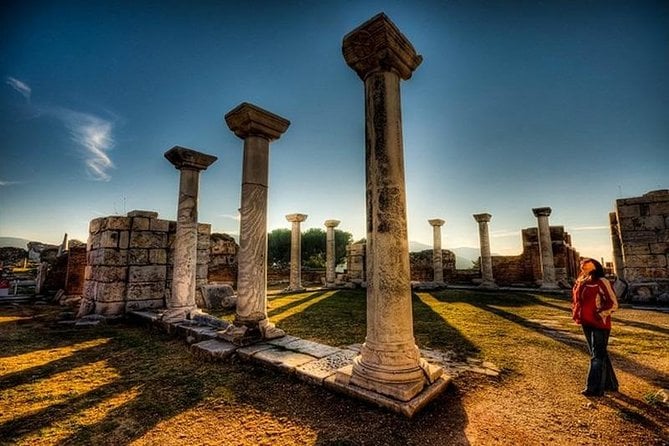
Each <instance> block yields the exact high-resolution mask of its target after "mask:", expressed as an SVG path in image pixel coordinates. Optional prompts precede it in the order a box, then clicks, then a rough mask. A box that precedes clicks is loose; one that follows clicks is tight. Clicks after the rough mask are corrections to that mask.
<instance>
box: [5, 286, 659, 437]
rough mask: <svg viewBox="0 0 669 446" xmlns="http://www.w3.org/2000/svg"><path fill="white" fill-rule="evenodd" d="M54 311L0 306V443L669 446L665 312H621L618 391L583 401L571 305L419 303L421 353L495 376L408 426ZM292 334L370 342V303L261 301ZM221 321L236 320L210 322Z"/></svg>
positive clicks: (288, 382) (526, 298)
mask: <svg viewBox="0 0 669 446" xmlns="http://www.w3.org/2000/svg"><path fill="white" fill-rule="evenodd" d="M61 311H62V310H61V308H58V307H52V306H2V307H0V346H1V347H0V444H31V445H32V444H81V445H84V444H105V445H107V444H111V445H117V444H212V445H214V444H249V445H256V444H267V445H274V444H279V445H280V444H300V445H302V444H317V445H363V444H370V445H371V444H391V445H394V444H398V445H403V444H416V445H418V444H420V445H426V444H427V445H430V444H434V445H442V444H443V445H447V444H500V445H507V444H565V445H571V444H591V443H592V444H594V443H596V444H611V445H614V444H615V445H624V444H633V445H637V444H638V445H647V444H650V445H653V444H657V445H659V444H668V443H669V411H668V410H667V406H666V405H664V404H662V403H661V402H660V401H659V400H658V397H657V391H658V390H659V389H661V388H665V389H667V388H669V314H666V313H664V314H663V313H659V312H652V311H640V310H631V309H623V310H622V311H621V312H619V313H618V314H617V315H616V317H615V318H614V329H613V331H612V339H611V346H610V353H611V357H612V360H613V363H614V367H615V368H616V371H617V373H618V378H619V380H620V382H621V392H620V393H619V394H612V395H609V396H607V397H604V398H597V399H587V398H585V397H583V396H581V395H580V394H579V393H578V392H579V391H580V390H581V388H582V387H583V381H584V377H585V373H586V371H587V363H588V356H587V354H586V352H585V350H584V341H583V339H582V334H581V332H580V328H579V327H578V326H576V325H574V324H573V323H572V322H571V317H570V311H569V302H568V301H567V300H566V299H564V298H560V297H549V296H543V295H540V294H521V293H487V292H483V293H482V292H474V291H458V290H447V291H445V292H438V293H436V292H434V293H427V292H425V293H424V292H419V293H416V294H414V296H413V312H414V335H415V338H416V342H417V344H418V345H419V346H420V347H429V348H433V349H440V350H448V351H453V352H455V353H456V355H457V356H458V357H459V358H460V359H464V358H466V357H472V356H473V357H477V358H480V359H485V360H488V361H491V362H493V363H495V364H497V365H498V366H500V367H501V368H502V369H503V373H502V375H501V376H500V377H498V378H491V377H485V376H482V375H476V374H469V373H468V374H464V375H461V376H459V377H458V378H457V379H456V380H455V382H454V385H453V386H451V388H449V390H448V391H447V392H445V393H444V394H443V395H442V396H440V397H439V398H438V399H437V400H436V401H434V402H433V403H432V404H431V405H430V406H429V407H428V408H426V409H425V410H424V411H423V412H421V413H419V414H418V415H417V416H416V417H414V418H413V419H411V420H406V419H404V418H402V417H401V416H399V415H396V414H393V413H388V412H386V411H384V410H381V409H377V408H375V407H372V406H368V405H366V404H364V403H361V402H358V401H354V400H351V399H348V398H345V397H343V396H339V395H336V394H331V393H330V392H328V391H326V390H325V389H323V388H320V387H315V386H310V385H307V384H305V383H302V382H300V381H297V380H296V379H294V378H292V377H290V376H286V375H282V374H279V373H277V372H274V371H270V370H264V369H262V368H260V367H257V366H254V365H250V364H248V363H243V362H239V361H237V360H235V359H233V360H229V361H226V362H222V363H206V362H202V361H199V360H197V359H196V358H194V357H192V356H191V355H190V354H189V352H188V346H187V345H186V344H185V343H183V342H182V341H179V340H176V339H172V338H170V337H168V336H167V335H165V334H162V333H159V332H156V331H151V330H147V329H143V328H139V327H134V326H131V325H126V324H123V323H121V324H117V325H108V326H99V327H95V328H88V329H81V328H73V327H71V326H64V325H60V324H57V319H58V316H59V313H60V312H61ZM268 311H269V316H270V319H271V320H272V321H273V322H275V323H276V324H277V326H279V327H280V328H283V329H285V330H286V331H287V332H288V333H289V334H291V335H294V336H298V337H302V338H306V339H311V340H314V341H317V342H321V343H325V344H330V345H335V346H342V345H348V344H352V343H360V342H363V341H364V337H365V294H364V292H360V291H349V290H346V291H343V290H340V291H318V292H310V293H299V294H289V295H277V296H272V297H270V298H269V302H268ZM218 316H221V317H222V318H224V319H228V320H230V319H231V318H232V317H233V314H232V313H230V312H227V313H221V314H218Z"/></svg>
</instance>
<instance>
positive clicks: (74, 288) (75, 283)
mask: <svg viewBox="0 0 669 446" xmlns="http://www.w3.org/2000/svg"><path fill="white" fill-rule="evenodd" d="M85 274H86V246H83V245H82V246H76V247H71V248H70V249H69V251H68V253H67V272H66V274H65V294H67V295H68V296H70V295H79V296H80V295H82V294H83V292H84V278H85Z"/></svg>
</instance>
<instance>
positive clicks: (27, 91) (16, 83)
mask: <svg viewBox="0 0 669 446" xmlns="http://www.w3.org/2000/svg"><path fill="white" fill-rule="evenodd" d="M5 83H6V84H7V85H9V86H10V87H12V88H13V89H14V90H16V91H17V92H19V93H20V94H21V96H23V97H24V98H26V101H28V102H30V95H31V94H32V89H31V88H30V87H29V86H28V84H26V83H25V82H22V81H20V80H18V79H16V78H13V77H10V76H7V77H6V78H5Z"/></svg>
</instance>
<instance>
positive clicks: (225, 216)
mask: <svg viewBox="0 0 669 446" xmlns="http://www.w3.org/2000/svg"><path fill="white" fill-rule="evenodd" d="M219 217H223V218H229V219H230V220H236V221H239V220H240V219H241V216H240V215H239V214H237V215H232V214H221V215H219Z"/></svg>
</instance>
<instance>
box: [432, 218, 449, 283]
mask: <svg viewBox="0 0 669 446" xmlns="http://www.w3.org/2000/svg"><path fill="white" fill-rule="evenodd" d="M428 223H430V225H431V226H432V239H433V245H432V253H433V254H432V258H433V263H434V278H433V279H432V282H433V283H434V285H435V286H445V285H446V284H445V283H444V264H443V261H442V252H441V227H442V226H443V225H444V224H445V223H446V220H441V219H439V218H434V219H432V220H428Z"/></svg>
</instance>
